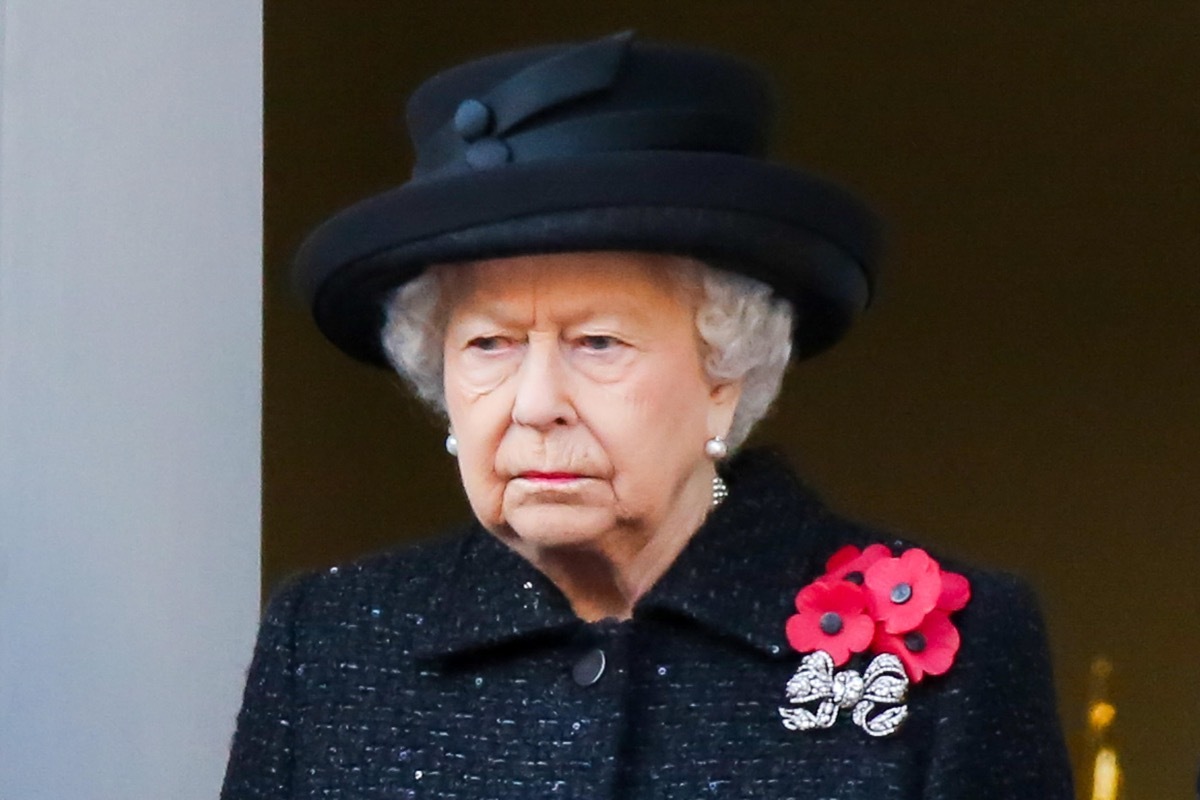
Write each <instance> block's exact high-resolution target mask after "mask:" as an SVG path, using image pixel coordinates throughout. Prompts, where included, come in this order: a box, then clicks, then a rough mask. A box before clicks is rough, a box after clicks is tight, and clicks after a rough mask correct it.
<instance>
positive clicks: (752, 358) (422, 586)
mask: <svg viewBox="0 0 1200 800" xmlns="http://www.w3.org/2000/svg"><path fill="white" fill-rule="evenodd" d="M767 108H768V97H767V93H766V91H765V89H764V81H763V79H762V77H761V76H760V75H759V74H758V73H757V72H755V71H754V70H752V69H749V68H747V67H746V66H744V65H742V64H740V63H738V62H736V61H733V60H730V59H728V58H726V57H723V56H720V55H716V54H713V53H708V52H702V51H696V50H689V49H684V48H679V47H666V46H660V45H653V44H647V43H640V42H633V41H632V38H631V37H630V36H629V35H621V36H615V37H610V38H607V39H603V40H600V41H597V42H593V43H588V44H583V45H573V46H556V47H548V48H538V49H534V50H525V51H519V52H514V53H506V54H502V55H498V56H494V57H491V58H487V59H483V60H481V61H477V62H473V63H470V64H467V65H464V66H461V67H458V68H456V69H452V70H450V71H448V72H446V73H444V74H441V75H439V76H437V77H435V78H433V79H432V80H430V81H429V82H428V83H426V84H425V85H424V86H422V87H421V89H419V90H418V92H417V93H416V94H415V96H414V97H413V99H412V101H411V103H410V107H409V124H410V128H411V131H412V135H413V139H414V142H415V144H416V150H417V163H416V170H415V174H414V177H413V179H412V181H410V182H409V183H407V184H405V185H403V186H401V187H399V188H397V189H395V190H392V191H391V192H388V193H385V194H383V195H380V196H377V197H374V198H371V199H368V200H367V201H364V202H363V203H360V204H358V205H356V206H354V207H352V208H350V209H348V210H347V211H345V212H343V213H342V214H340V215H338V216H336V217H334V218H333V219H332V220H330V221H329V222H327V223H326V224H325V225H323V226H322V227H321V228H319V229H318V230H317V231H316V232H315V233H314V234H313V235H312V236H311V237H310V238H309V240H308V241H307V242H306V244H305V245H304V247H303V248H302V250H301V252H300V254H299V256H298V263H297V273H298V275H299V277H300V279H301V284H302V289H303V291H304V292H305V294H306V296H307V297H308V298H309V300H310V303H311V308H312V311H313V314H314V317H315V319H316V321H317V324H318V325H319V326H320V327H321V329H322V330H323V331H324V333H325V334H326V336H327V337H328V338H329V339H330V340H331V341H332V342H333V343H334V344H336V345H337V346H338V347H340V348H341V349H342V350H344V351H346V352H347V353H348V354H350V355H351V356H354V357H356V358H359V359H362V360H365V361H368V362H373V363H377V364H381V365H382V364H391V365H392V366H393V367H394V368H395V369H396V370H398V371H399V373H400V374H401V375H402V376H404V377H405V378H406V379H407V380H408V381H409V383H410V384H411V385H412V387H413V388H414V389H415V391H416V392H417V393H418V394H419V395H420V396H421V397H422V398H424V399H425V400H426V401H428V402H429V403H430V405H431V406H433V407H434V408H435V409H437V410H438V411H440V412H443V413H444V415H445V418H446V420H447V422H448V436H447V439H446V449H447V451H448V453H449V454H450V456H452V457H454V458H456V459H457V461H458V466H459V472H460V475H461V478H462V484H463V488H464V489H465V491H466V496H467V499H468V500H469V503H470V506H471V509H472V511H473V512H474V516H475V520H474V521H472V522H471V523H470V524H468V525H465V526H464V527H463V528H462V529H461V530H459V531H456V532H453V533H451V534H450V535H448V536H447V537H445V538H444V539H441V540H437V541H434V542H431V543H427V544H424V545H421V546H418V547H416V548H410V549H404V550H400V551H397V552H394V553H388V554H384V555H381V556H376V557H373V558H368V559H364V560H362V561H360V562H358V563H355V564H352V565H348V566H343V567H340V568H334V569H331V570H329V571H327V572H324V573H321V574H318V575H312V576H308V577H305V578H302V579H299V580H297V581H295V582H293V583H292V584H291V585H290V586H288V587H287V588H286V589H284V590H283V591H282V592H280V593H279V594H278V595H277V596H276V597H275V599H274V600H273V602H272V603H271V605H270V608H269V609H268V612H267V615H266V618H265V620H264V622H263V624H262V629H261V633H260V638H259V642H258V646H257V650H256V653H255V657H254V661H253V664H252V667H251V670H250V676H249V682H248V686H247V689H246V697H245V703H244V706H243V709H242V713H241V715H240V717H239V720H238V731H237V734H236V737H235V740H234V744H233V751H232V755H231V758H230V762H229V768H228V773H227V777H226V784H225V790H224V794H223V796H224V797H225V798H228V799H229V800H234V799H240V798H278V799H279V800H282V799H283V798H318V797H320V798H325V797H346V798H349V797H355V798H417V797H429V798H522V800H525V799H526V798H549V797H570V798H577V797H588V798H601V797H613V798H623V799H624V798H689V799H690V798H699V797H729V798H797V799H799V798H811V799H812V800H816V799H817V798H835V797H836V798H870V800H885V799H887V798H894V799H896V800H899V799H900V798H925V799H926V800H932V799H933V798H938V799H939V800H951V799H952V798H955V799H958V798H972V799H973V800H985V799H986V798H997V799H999V798H1012V799H1013V800H1016V798H1021V800H1028V798H1041V799H1045V798H1049V799H1050V800H1055V799H1058V798H1061V799H1062V800H1067V798H1070V797H1072V796H1073V795H1072V792H1071V788H1070V778H1069V774H1068V769H1067V765H1066V763H1067V762H1066V757H1065V751H1064V748H1063V744H1062V737H1061V734H1060V732H1059V729H1058V723H1057V721H1056V718H1055V710H1054V698H1053V691H1052V688H1051V681H1050V670H1049V664H1048V660H1047V655H1046V647H1045V641H1044V633H1043V629H1042V627H1041V623H1040V620H1039V616H1038V613H1037V610H1036V604H1035V603H1034V601H1033V600H1032V599H1031V597H1030V595H1029V593H1028V592H1027V591H1026V590H1025V589H1024V588H1023V587H1022V585H1021V584H1019V583H1018V582H1017V581H1015V580H1013V579H1011V578H1008V577H1004V576H999V575H994V574H989V573H984V572H978V571H973V570H967V569H963V568H961V567H952V566H951V565H950V564H948V563H944V562H939V561H938V560H937V559H935V558H934V557H932V556H931V555H930V554H929V553H927V552H926V551H925V550H923V549H921V548H919V547H917V546H914V545H912V544H911V543H908V542H905V541H901V540H897V539H895V538H894V537H892V536H889V535H887V534H885V533H881V532H877V531H874V530H871V529H869V528H866V527H863V526H860V525H857V524H855V523H853V522H850V521H847V520H844V519H841V518H839V517H837V516H835V515H833V514H831V513H830V512H829V511H828V510H826V509H825V508H824V507H822V505H821V503H820V502H819V501H818V500H817V499H816V498H815V497H813V496H812V494H811V493H809V492H808V491H806V490H805V489H804V488H802V487H801V485H800V484H799V483H798V482H797V481H796V480H795V479H794V478H793V477H792V475H791V474H790V472H789V470H788V468H787V467H786V466H785V465H784V464H783V463H782V462H781V461H780V460H778V459H777V458H775V457H772V456H769V455H765V454H762V453H753V452H745V453H739V454H737V455H733V454H734V453H735V452H736V451H737V450H738V447H739V446H740V445H741V444H742V443H743V441H744V440H745V438H746V436H747V434H748V433H749V431H750V430H751V428H752V427H753V426H754V424H755V423H756V422H757V421H758V420H759V419H760V418H761V417H762V416H763V415H764V414H765V413H766V411H767V409H768V407H769V406H770V404H771V402H772V400H773V399H774V398H775V395H776V393H777V392H778V390H779V387H780V382H781V379H782V375H783V372H784V370H785V368H786V367H787V365H788V363H789V361H790V360H794V359H799V358H803V357H805V356H808V355H811V354H813V353H816V352H818V351H820V350H822V349H824V348H826V347H828V346H829V345H831V344H832V343H834V342H835V341H836V340H837V339H838V338H840V337H841V336H842V334H843V333H844V332H845V331H846V329H847V328H848V327H849V325H850V323H851V322H852V321H853V319H854V317H855V316H856V315H857V314H858V313H859V312H860V311H861V310H862V309H863V308H864V307H865V305H866V303H867V301H868V299H869V296H870V288H871V282H872V270H873V265H874V259H875V250H876V240H877V234H876V223H875V221H874V218H873V217H872V216H871V214H870V213H869V212H868V211H867V209H865V208H864V207H862V206H861V205H860V204H859V203H858V202H857V201H856V200H855V199H854V198H852V197H851V196H849V195H848V194H846V193H844V192H843V191H842V190H840V189H838V188H837V187H835V186H832V185H830V184H828V183H826V182H823V181H820V180H818V179H816V178H814V177H812V176H810V175H807V174H805V173H802V172H799V171H796V170H792V169H789V168H786V167H783V166H781V165H778V164H775V163H772V162H770V161H767V160H765V159H764V158H763V157H762V155H761V153H762V148H763V144H764V133H763V132H764V129H765V124H766V118H767V116H768V115H767Z"/></svg>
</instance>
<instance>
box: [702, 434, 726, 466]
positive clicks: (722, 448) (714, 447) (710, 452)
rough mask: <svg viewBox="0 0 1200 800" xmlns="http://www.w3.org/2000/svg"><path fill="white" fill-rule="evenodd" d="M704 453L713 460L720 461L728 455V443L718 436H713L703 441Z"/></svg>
mask: <svg viewBox="0 0 1200 800" xmlns="http://www.w3.org/2000/svg"><path fill="white" fill-rule="evenodd" d="M704 454H705V455H706V456H708V457H709V458H711V459H712V460H713V461H720V460H721V459H722V458H724V457H725V456H727V455H729V445H727V444H725V440H724V439H722V438H721V437H720V436H714V437H712V438H711V439H709V440H708V441H707V442H705V443H704Z"/></svg>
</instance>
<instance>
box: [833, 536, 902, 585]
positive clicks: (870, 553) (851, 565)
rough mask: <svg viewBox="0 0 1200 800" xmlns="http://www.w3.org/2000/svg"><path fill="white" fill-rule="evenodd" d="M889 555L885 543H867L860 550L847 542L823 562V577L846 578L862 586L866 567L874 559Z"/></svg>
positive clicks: (888, 556) (874, 560) (879, 559)
mask: <svg viewBox="0 0 1200 800" xmlns="http://www.w3.org/2000/svg"><path fill="white" fill-rule="evenodd" d="M891 555H892V551H891V550H889V549H888V548H887V546H886V545H882V544H872V545H868V546H867V549H866V550H862V551H860V550H859V549H858V548H857V547H855V546H854V545H852V544H848V545H846V546H845V547H843V548H842V549H841V550H838V551H837V552H836V553H834V554H833V555H831V556H830V557H829V560H828V561H826V562H825V577H827V578H829V579H830V580H835V581H840V580H848V581H850V582H851V583H856V584H858V585H859V586H862V585H863V576H864V575H865V574H866V572H867V568H868V567H870V566H871V565H872V564H874V563H875V562H876V561H882V560H883V559H885V558H891Z"/></svg>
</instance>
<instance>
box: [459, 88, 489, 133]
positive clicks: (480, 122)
mask: <svg viewBox="0 0 1200 800" xmlns="http://www.w3.org/2000/svg"><path fill="white" fill-rule="evenodd" d="M491 127H492V110H491V109H490V108H488V107H487V105H486V104H484V103H482V102H480V101H479V100H476V99H475V98H469V99H467V100H463V101H462V102H461V103H459V104H458V110H457V111H455V112H454V131H455V132H456V133H457V134H458V135H459V136H461V137H462V138H464V139H466V140H467V141H468V142H473V141H475V140H476V139H478V138H479V137H480V136H483V135H484V134H485V133H487V132H488V130H489V129H491Z"/></svg>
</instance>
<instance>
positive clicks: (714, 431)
mask: <svg viewBox="0 0 1200 800" xmlns="http://www.w3.org/2000/svg"><path fill="white" fill-rule="evenodd" d="M741 398H742V382H741V381H740V380H738V381H730V382H728V383H718V384H716V385H715V386H713V387H712V389H711V390H710V391H709V393H708V435H709V436H720V437H726V436H728V435H729V429H730V427H732V425H733V413H734V412H735V411H737V404H738V400H740V399H741Z"/></svg>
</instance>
